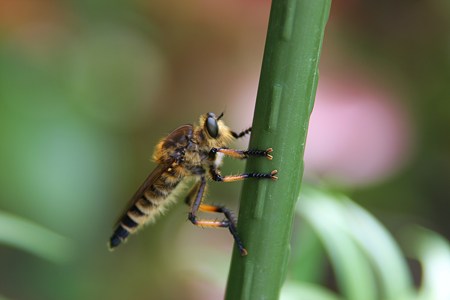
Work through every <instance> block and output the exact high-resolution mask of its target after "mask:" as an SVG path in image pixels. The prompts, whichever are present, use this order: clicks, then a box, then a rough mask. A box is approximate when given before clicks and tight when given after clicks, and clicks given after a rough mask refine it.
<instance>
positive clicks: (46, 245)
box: [0, 212, 74, 263]
mask: <svg viewBox="0 0 450 300" xmlns="http://www.w3.org/2000/svg"><path fill="white" fill-rule="evenodd" d="M0 243H2V244H6V245H10V246H12V247H16V248H18V249H21V250H24V251H27V252H29V253H32V254H34V255H36V256H39V257H41V258H44V259H47V260H49V261H52V262H55V263H64V262H67V261H69V260H70V259H71V258H72V257H73V255H74V246H73V245H72V242H71V241H70V240H69V239H67V238H66V237H64V236H61V235H59V234H57V233H55V232H53V231H51V230H49V229H46V228H44V227H42V226H40V225H37V224H34V223H32V222H30V221H27V220H25V219H22V218H20V217H17V216H13V215H11V214H7V213H5V212H0Z"/></svg>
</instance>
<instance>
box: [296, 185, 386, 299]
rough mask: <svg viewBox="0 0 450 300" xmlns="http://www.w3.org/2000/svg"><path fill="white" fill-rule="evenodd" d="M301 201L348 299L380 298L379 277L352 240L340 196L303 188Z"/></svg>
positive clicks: (302, 210)
mask: <svg viewBox="0 0 450 300" xmlns="http://www.w3.org/2000/svg"><path fill="white" fill-rule="evenodd" d="M298 203H299V204H298V205H297V212H298V213H299V214H300V215H301V216H302V217H303V218H304V219H305V221H306V222H308V223H309V224H310V225H311V226H312V227H313V228H314V230H315V232H316V233H317V235H318V236H319V239H320V240H321V241H322V243H323V245H324V246H325V249H326V252H327V254H328V256H329V257H330V260H331V263H332V265H333V267H334V270H335V273H336V279H337V282H338V285H339V287H340V290H341V292H342V294H343V295H344V297H345V299H349V300H352V299H355V300H359V299H366V300H370V299H377V297H376V296H377V292H376V290H377V286H376V280H375V277H374V275H373V273H372V271H371V267H370V264H369V261H368V260H367V258H366V257H365V256H364V254H363V253H362V252H361V250H360V248H359V247H358V246H357V245H356V243H355V241H354V239H353V236H352V232H351V229H350V228H349V226H348V216H346V214H345V213H344V211H343V210H342V206H341V204H340V203H339V199H336V198H335V197H334V196H332V195H329V194H326V193H324V192H321V191H318V190H313V189H310V188H304V189H303V196H302V197H301V199H300V201H299V202H298ZM355 283H357V284H355Z"/></svg>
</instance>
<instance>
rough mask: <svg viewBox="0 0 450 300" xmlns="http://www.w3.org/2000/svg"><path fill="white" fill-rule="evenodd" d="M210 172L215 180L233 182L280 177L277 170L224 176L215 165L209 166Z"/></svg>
mask: <svg viewBox="0 0 450 300" xmlns="http://www.w3.org/2000/svg"><path fill="white" fill-rule="evenodd" d="M209 173H210V174H211V178H212V179H213V180H214V181H220V182H233V181H238V180H244V179H247V178H256V179H272V180H277V179H278V177H277V176H276V175H277V173H278V171H277V170H273V171H272V172H270V173H242V174H237V175H227V176H222V175H221V174H220V171H219V170H218V169H217V168H216V167H215V166H211V167H210V168H209Z"/></svg>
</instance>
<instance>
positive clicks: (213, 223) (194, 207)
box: [185, 177, 247, 256]
mask: <svg viewBox="0 0 450 300" xmlns="http://www.w3.org/2000/svg"><path fill="white" fill-rule="evenodd" d="M205 187H206V179H205V178H204V177H202V180H201V181H200V182H199V183H198V184H197V185H195V186H194V187H193V188H192V190H191V191H190V192H189V194H188V196H187V197H186V199H185V202H186V204H188V205H190V206H191V211H190V212H189V215H188V219H189V221H191V222H192V224H194V225H196V226H200V227H212V228H228V230H229V231H230V233H231V235H232V236H233V238H234V240H235V242H236V245H237V247H238V248H239V251H240V253H241V255H242V256H245V255H247V250H246V249H245V247H244V244H243V243H242V241H241V239H240V238H239V235H238V233H237V228H236V227H237V226H236V224H237V221H236V217H235V215H234V214H233V212H232V211H231V210H230V209H228V208H226V207H224V206H222V205H212V204H202V203H201V202H202V199H203V195H204V192H205ZM198 211H202V212H212V213H223V214H224V216H225V219H224V220H221V221H218V220H209V219H199V218H198V217H197V212H198Z"/></svg>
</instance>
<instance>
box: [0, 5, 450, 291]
mask: <svg viewBox="0 0 450 300" xmlns="http://www.w3.org/2000/svg"><path fill="white" fill-rule="evenodd" d="M269 10H270V1H237V0H232V1H202V0H195V1H114V2H110V1H100V0H98V1H85V0H83V1H73V0H66V1H56V0H39V1H38V0H34V1H33V0H14V1H13V0H0V138H1V139H0V170H1V172H0V266H1V267H0V297H1V296H4V297H5V298H6V299H107V298H108V299H221V298H222V297H223V293H224V286H225V281H226V278H227V272H228V267H229V261H230V252H231V250H232V247H233V245H232V238H231V236H229V234H228V233H227V232H226V231H225V230H222V231H220V230H219V231H217V230H216V231H215V230H210V229H205V230H201V229H199V228H194V226H191V225H190V224H189V222H187V215H186V212H187V207H185V206H184V205H183V204H182V203H181V202H182V201H180V203H179V204H177V205H174V207H173V209H171V210H170V212H168V213H167V214H166V215H165V216H164V217H162V218H160V219H159V222H157V223H156V224H154V225H151V226H148V227H147V228H145V230H144V231H142V232H140V233H139V234H138V235H136V236H132V237H131V238H130V240H129V241H128V243H127V244H126V245H125V246H123V247H120V248H119V249H117V251H115V252H114V253H110V252H108V251H107V248H106V241H107V240H108V238H109V236H110V234H111V232H112V225H113V224H114V222H115V220H116V218H117V216H118V215H119V214H120V212H121V209H122V208H123V207H124V205H125V204H126V202H127V201H128V199H129V198H130V196H131V195H132V194H133V193H134V192H135V189H136V188H137V187H138V186H139V184H140V183H141V182H142V180H143V179H144V178H145V176H146V175H147V173H148V172H149V171H151V169H152V167H153V166H154V165H153V163H150V162H149V158H150V157H151V153H152V151H153V147H154V145H155V144H156V143H157V141H158V139H159V138H161V137H163V136H165V135H166V134H167V133H169V132H170V131H171V130H172V129H174V128H176V127H177V126H178V125H180V124H185V123H192V122H196V120H197V118H198V116H199V115H200V114H202V113H205V112H209V111H212V112H216V113H220V112H221V111H225V117H224V119H225V121H226V122H227V124H229V125H230V127H232V128H233V129H234V130H240V129H244V128H247V126H249V125H250V124H251V120H252V114H253V107H254V102H255V97H256V90H257V84H258V78H259V71H260V66H261V61H262V54H263V49H264V39H265V34H266V28H267V22H268V16H269ZM320 72H321V81H320V82H319V90H318V93H317V99H316V108H315V111H314V112H313V115H312V118H311V127H310V129H311V130H310V134H309V138H308V143H307V147H306V149H307V150H306V157H305V163H306V170H305V179H306V180H307V181H308V182H310V183H313V184H315V185H318V186H323V187H326V188H327V189H331V190H333V191H336V190H337V191H339V192H341V193H345V194H346V195H349V196H351V197H352V199H353V200H354V201H356V202H357V203H358V204H359V205H361V206H362V207H363V208H365V209H366V210H367V211H369V212H370V213H371V214H373V215H374V216H375V217H376V218H378V219H379V220H380V221H381V223H383V224H384V226H386V227H387V228H388V229H389V230H390V232H391V233H392V234H393V235H394V237H397V236H396V234H397V233H398V232H400V231H401V229H402V228H404V227H405V226H409V225H411V224H417V225H421V226H424V227H426V228H429V229H431V230H433V231H434V232H437V233H439V234H440V235H441V236H442V237H443V240H444V241H445V239H448V238H449V236H450V226H449V222H450V221H449V218H448V216H449V211H450V201H449V200H450V192H449V189H448V182H449V179H450V142H449V141H450V139H449V135H448V130H449V125H450V101H449V100H450V85H449V84H448V83H449V78H450V4H449V2H448V1H446V0H431V1H406V0H401V1H400V0H399V1H335V2H334V3H333V5H332V9H331V17H330V21H329V24H328V27H327V31H326V35H325V41H324V45H323V54H322V59H321V66H320ZM246 142H247V141H243V143H241V144H238V145H236V147H238V148H245V147H246ZM274 148H276V145H274ZM242 169H243V163H242V162H238V161H232V160H227V161H226V163H225V166H224V173H237V172H239V170H242ZM239 188H240V184H239V183H233V184H229V185H226V186H221V185H220V184H214V183H213V184H211V188H210V190H209V194H208V196H209V197H208V198H209V199H211V201H212V202H215V203H226V204H227V205H228V206H230V207H231V208H233V209H236V208H237V200H238V197H239ZM280 196H281V195H280ZM305 209H308V208H305ZM303 217H304V216H303ZM301 218H302V216H301V215H299V219H301ZM323 221H324V222H326V221H327V220H323ZM300 227H301V226H300ZM294 232H295V231H294ZM400 238H401V237H400ZM406 240H407V241H408V239H406ZM445 243H447V242H445ZM404 245H405V247H406V248H408V246H409V244H408V242H406V243H404ZM294 249H295V247H294ZM294 256H295V254H294ZM293 261H294V262H295V261H296V260H295V259H293ZM323 264H324V263H322V264H320V265H321V266H322V265H323ZM409 265H410V267H411V276H412V277H413V278H414V280H415V282H416V285H417V286H418V285H420V283H421V278H422V277H421V276H422V275H421V274H422V270H421V268H420V266H418V264H417V262H416V263H415V262H414V261H410V262H409ZM299 267H300V268H301V265H300V266H299ZM313 269H314V268H313ZM323 269H324V271H323V273H322V272H318V276H317V282H319V283H321V284H323V285H324V286H327V287H328V288H329V289H330V290H337V291H339V288H336V287H335V286H334V284H333V280H329V277H330V276H332V275H330V272H327V267H326V266H323ZM446 271H447V273H446V274H447V275H448V272H449V270H446ZM311 272H313V271H311ZM324 274H325V275H324ZM326 274H328V275H326ZM331 274H332V272H331ZM319 275H320V276H319ZM322 275H323V276H322ZM294 277H295V276H294ZM298 277H301V276H298ZM447 278H448V277H447ZM294 299H295V298H294ZM322 299H325V298H322ZM375 299H376V298H375ZM443 299H444V298H443Z"/></svg>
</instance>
